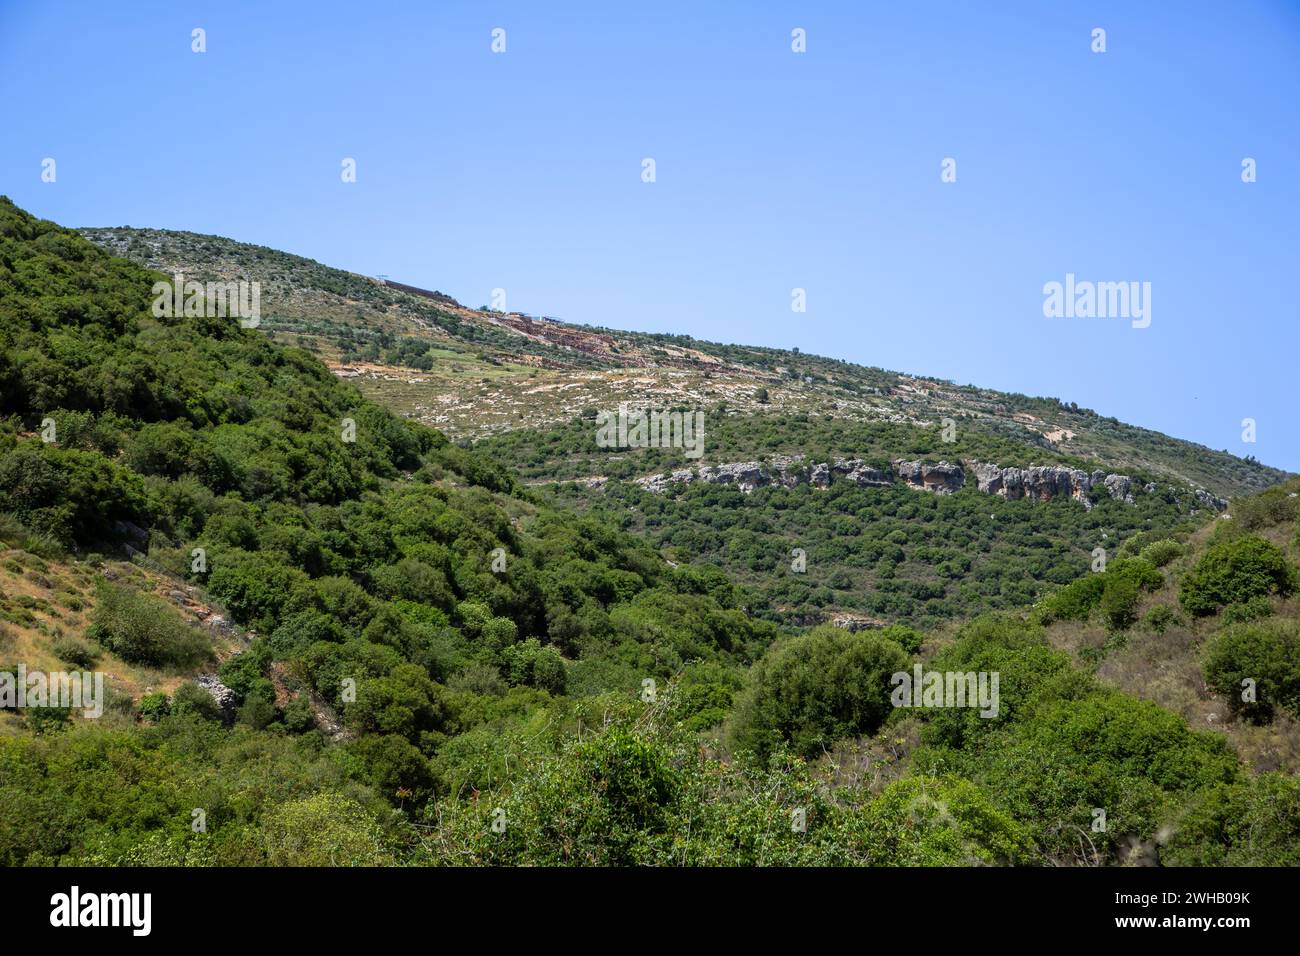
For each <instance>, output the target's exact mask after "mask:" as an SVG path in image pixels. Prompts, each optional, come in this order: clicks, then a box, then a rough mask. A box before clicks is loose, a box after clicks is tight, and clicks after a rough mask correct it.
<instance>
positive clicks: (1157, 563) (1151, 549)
mask: <svg viewBox="0 0 1300 956" xmlns="http://www.w3.org/2000/svg"><path fill="white" fill-rule="evenodd" d="M1186 552H1187V549H1186V548H1184V547H1183V546H1182V545H1181V544H1179V543H1178V542H1177V541H1174V540H1172V539H1171V538H1165V539H1164V540H1162V541H1155V542H1152V543H1151V544H1149V545H1147V546H1146V547H1145V548H1143V549H1142V551H1141V552H1140V553H1139V555H1138V557H1140V558H1141V559H1142V560H1143V561H1146V562H1149V563H1150V564H1151V565H1152V566H1153V567H1157V568H1163V567H1164V566H1165V565H1166V564H1168V563H1169V562H1170V561H1173V560H1174V559H1175V558H1180V557H1182V556H1183V555H1184V554H1186Z"/></svg>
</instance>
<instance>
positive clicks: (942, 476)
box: [894, 458, 966, 495]
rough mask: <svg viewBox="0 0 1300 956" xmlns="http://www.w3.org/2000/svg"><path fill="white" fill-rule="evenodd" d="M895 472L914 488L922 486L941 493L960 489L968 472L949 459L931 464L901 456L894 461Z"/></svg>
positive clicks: (950, 492)
mask: <svg viewBox="0 0 1300 956" xmlns="http://www.w3.org/2000/svg"><path fill="white" fill-rule="evenodd" d="M894 474H896V475H897V476H898V477H899V478H901V479H902V480H903V481H905V482H906V483H907V484H909V485H911V486H912V487H913V488H921V489H923V490H925V491H933V492H935V493H936V494H941V495H950V494H952V493H953V492H954V491H958V490H960V488H961V487H962V485H964V484H965V483H966V473H965V472H964V471H963V470H962V467H961V465H954V464H952V463H951V462H947V461H941V462H939V463H938V464H937V465H931V464H928V463H926V462H923V461H903V460H902V459H901V458H899V459H897V460H895V462H894Z"/></svg>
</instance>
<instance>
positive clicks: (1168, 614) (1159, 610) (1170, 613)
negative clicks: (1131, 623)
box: [1142, 604, 1177, 634]
mask: <svg viewBox="0 0 1300 956" xmlns="http://www.w3.org/2000/svg"><path fill="white" fill-rule="evenodd" d="M1176 620H1177V616H1176V615H1175V614H1174V609H1173V608H1171V607H1170V606H1169V605H1168V604H1157V605H1156V606H1155V607H1153V608H1152V609H1151V610H1149V611H1147V615H1146V617H1144V618H1143V619H1142V626H1143V627H1144V628H1146V629H1147V630H1148V631H1151V632H1152V633H1155V634H1163V633H1164V632H1165V631H1166V630H1168V629H1169V626H1170V625H1171V624H1173V623H1174V622H1175V621H1176Z"/></svg>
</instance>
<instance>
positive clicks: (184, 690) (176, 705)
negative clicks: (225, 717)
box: [171, 681, 222, 720]
mask: <svg viewBox="0 0 1300 956" xmlns="http://www.w3.org/2000/svg"><path fill="white" fill-rule="evenodd" d="M171 713H172V715H173V716H177V717H180V716H184V715H187V714H188V715H192V716H195V717H201V718H203V719H204V720H221V718H222V714H221V708H220V707H219V706H218V705H217V702H216V701H215V700H213V699H212V695H211V694H209V693H208V692H207V691H206V690H204V689H203V688H202V687H200V686H199V685H198V684H195V683H193V682H192V681H186V682H185V683H184V684H181V686H180V687H177V688H176V692H175V693H174V694H172V699H171Z"/></svg>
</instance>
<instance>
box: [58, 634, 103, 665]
mask: <svg viewBox="0 0 1300 956" xmlns="http://www.w3.org/2000/svg"><path fill="white" fill-rule="evenodd" d="M50 649H51V650H52V651H54V654H55V656H56V657H58V659H59V660H61V661H63V662H65V663H67V664H71V665H72V666H73V667H79V668H81V669H82V670H90V669H91V668H92V667H94V666H95V661H97V660H99V651H97V650H96V649H95V647H94V646H93V645H91V644H88V643H87V642H85V641H83V640H81V639H80V638H77V637H61V638H59V639H58V640H57V641H55V642H54V644H53V645H52V646H51V648H50Z"/></svg>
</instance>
